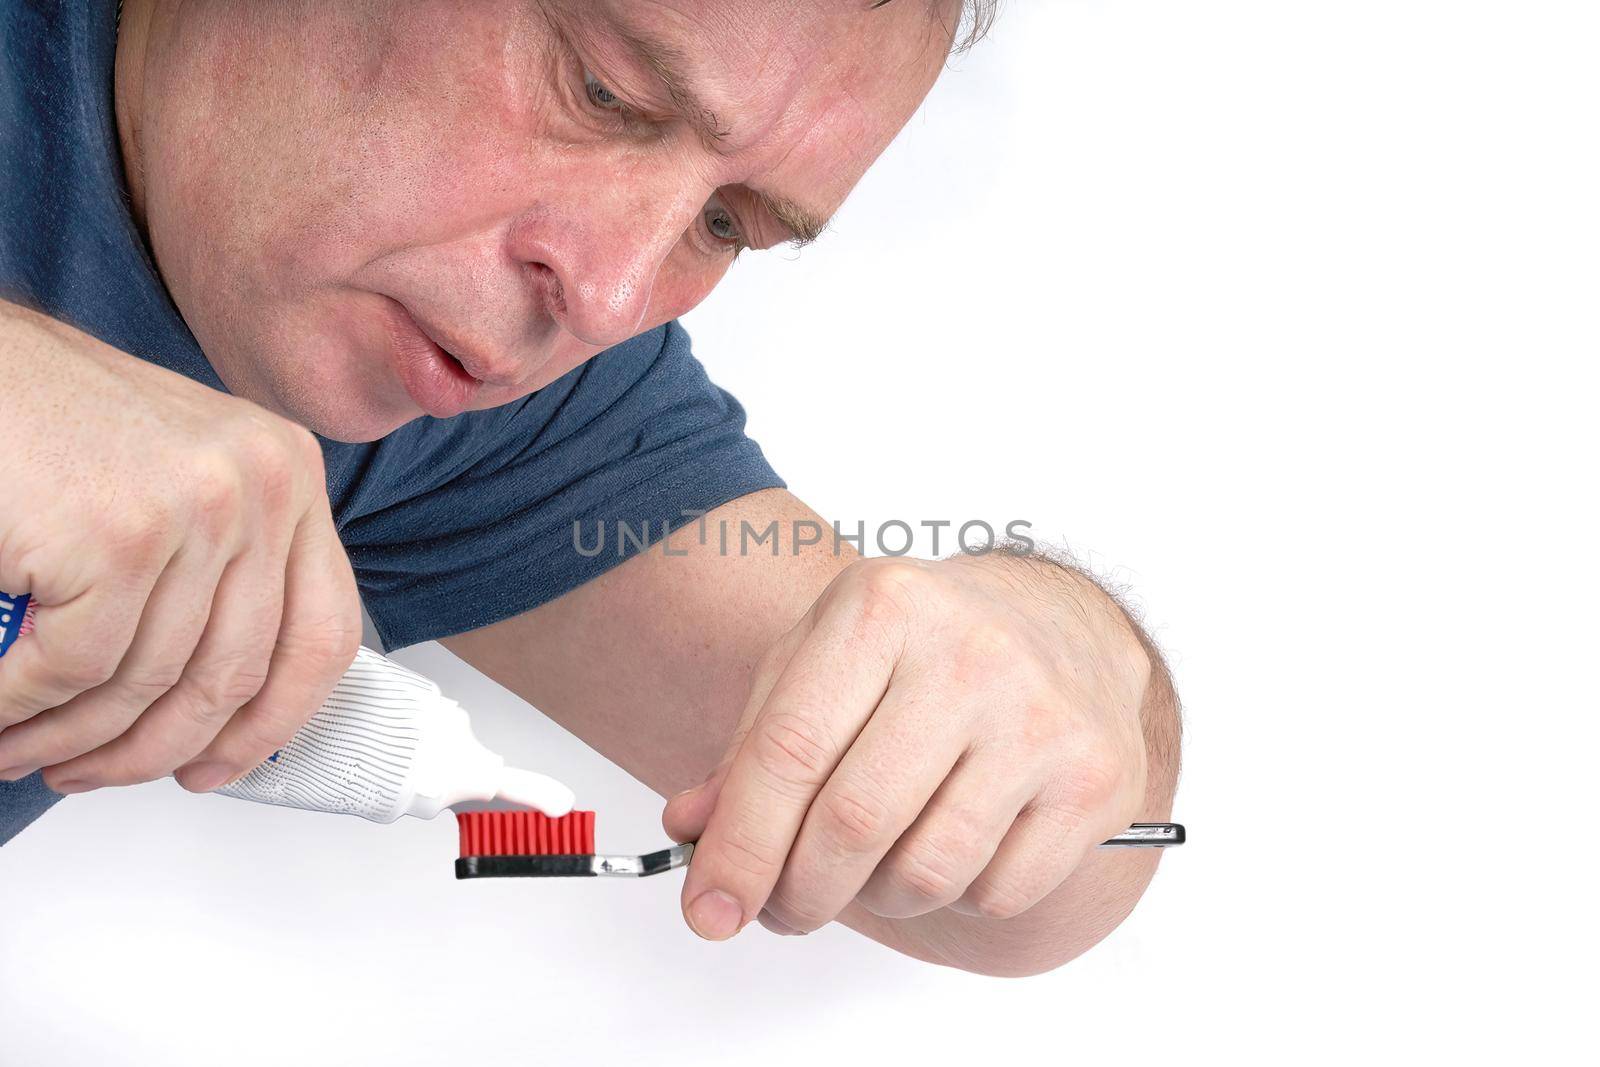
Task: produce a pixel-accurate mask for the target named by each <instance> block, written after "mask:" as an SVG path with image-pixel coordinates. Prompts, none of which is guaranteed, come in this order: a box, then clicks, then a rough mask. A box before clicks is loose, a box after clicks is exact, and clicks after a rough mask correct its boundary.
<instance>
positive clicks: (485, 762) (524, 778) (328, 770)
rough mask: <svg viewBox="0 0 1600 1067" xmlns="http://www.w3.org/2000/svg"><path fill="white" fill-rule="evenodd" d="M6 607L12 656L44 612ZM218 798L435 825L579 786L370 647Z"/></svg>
mask: <svg viewBox="0 0 1600 1067" xmlns="http://www.w3.org/2000/svg"><path fill="white" fill-rule="evenodd" d="M0 605H3V606H0V616H4V617H5V618H4V621H3V622H0V656H4V655H5V652H6V649H7V648H8V647H10V646H11V644H12V643H13V642H14V641H16V640H18V639H20V638H22V637H24V636H25V635H26V634H27V633H28V632H29V630H30V629H31V624H33V623H34V622H35V618H36V616H35V612H34V611H33V610H31V609H32V607H33V605H30V604H29V603H28V598H27V597H23V596H12V595H10V594H7V593H3V592H0ZM24 618H26V621H27V623H29V624H30V625H27V626H25V625H23V621H24ZM216 792H218V793H221V794H222V795H224V796H230V797H238V798H239V799H241V800H253V801H255V802H256V803H258V804H277V805H280V806H283V807H290V808H304V809H305V810H307V811H325V812H331V813H334V814H340V815H359V816H361V817H362V818H363V819H371V820H372V821H373V822H380V823H389V822H394V821H395V820H396V819H398V818H400V816H402V815H415V816H416V817H418V818H421V819H431V818H433V817H434V816H435V815H437V814H439V812H441V811H443V810H444V809H446V808H448V807H450V806H451V805H452V804H459V803H462V802H464V801H471V800H505V801H510V802H511V803H514V804H521V805H526V806H528V807H532V808H537V809H538V810H539V811H542V812H544V814H546V815H549V816H552V817H560V816H562V815H565V814H567V812H569V811H571V810H572V805H573V802H574V797H573V794H572V790H571V789H568V788H567V787H566V786H565V785H563V784H561V783H560V782H558V781H556V780H555V779H554V778H549V777H547V776H545V775H542V774H536V773H534V772H533V771H525V770H519V769H517V768H515V767H508V766H506V761H505V760H504V759H502V758H501V757H500V756H498V755H496V754H495V753H493V752H491V751H489V749H487V748H485V747H484V746H483V744H482V743H481V742H480V741H479V740H478V739H477V738H476V737H474V736H473V733H472V724H471V722H470V720H469V719H468V718H467V713H466V711H465V710H463V709H462V707H461V705H459V704H457V703H456V702H455V701H454V700H451V699H450V698H449V697H447V696H445V695H444V694H443V693H442V692H440V690H439V687H438V686H437V685H435V684H434V683H433V682H431V681H429V680H428V679H426V678H424V677H423V676H422V675H420V674H418V673H417V672H416V671H413V670H410V669H409V668H406V667H402V666H401V665H400V664H398V663H396V662H394V661H393V660H391V659H387V658H385V657H384V656H382V655H380V654H378V653H377V652H374V651H372V650H371V649H369V648H362V649H360V650H358V651H357V652H356V658H355V662H354V663H352V664H351V665H350V669H349V670H347V671H345V673H344V677H342V678H341V679H340V680H339V684H338V685H336V686H334V689H333V692H332V693H330V694H329V695H328V698H327V699H326V700H324V701H323V702H322V707H321V708H320V709H318V711H317V713H316V714H315V715H313V716H312V717H311V718H310V719H309V720H308V721H307V722H306V724H305V725H304V726H303V727H301V728H300V731H299V732H298V733H296V734H295V735H294V737H293V738H291V739H290V741H289V743H288V744H286V745H284V746H283V747H282V748H281V749H279V750H278V751H277V752H275V753H273V754H272V755H271V756H270V757H269V758H268V759H267V761H266V762H265V763H262V764H261V765H260V766H258V767H256V768H254V769H253V770H251V771H250V772H249V773H248V774H246V775H245V776H244V777H242V778H240V779H238V780H236V781H234V782H232V783H231V784H229V785H225V786H223V787H221V788H220V789H217V790H216Z"/></svg>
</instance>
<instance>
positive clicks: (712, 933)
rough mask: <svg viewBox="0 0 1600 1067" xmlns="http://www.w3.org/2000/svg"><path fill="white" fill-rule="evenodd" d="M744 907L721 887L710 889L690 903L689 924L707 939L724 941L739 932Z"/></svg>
mask: <svg viewBox="0 0 1600 1067" xmlns="http://www.w3.org/2000/svg"><path fill="white" fill-rule="evenodd" d="M743 921H744V909H743V908H741V907H739V905H738V903H737V902H736V901H735V900H734V899H733V898H732V897H730V896H728V894H726V893H724V892H722V890H720V889H708V890H706V891H705V892H704V893H701V894H700V895H699V896H697V897H695V898H694V903H692V904H690V905H689V925H690V926H691V927H693V928H694V932H695V933H697V934H699V935H700V936H701V937H703V938H705V939H706V940H707V941H724V940H726V939H728V938H730V937H732V936H733V935H734V934H736V933H738V932H739V927H740V926H741V925H742V924H743Z"/></svg>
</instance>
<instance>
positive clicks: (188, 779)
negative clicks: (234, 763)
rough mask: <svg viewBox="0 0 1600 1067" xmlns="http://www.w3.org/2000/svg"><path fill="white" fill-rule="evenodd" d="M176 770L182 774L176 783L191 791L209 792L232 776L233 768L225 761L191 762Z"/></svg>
mask: <svg viewBox="0 0 1600 1067" xmlns="http://www.w3.org/2000/svg"><path fill="white" fill-rule="evenodd" d="M178 771H179V773H181V774H182V775H183V777H182V778H180V779H179V780H178V784H179V785H181V786H183V787H184V788H185V789H187V790H189V791H190V792H191V793H209V792H211V791H212V790H213V789H216V788H217V787H218V786H221V785H226V784H227V782H228V779H229V778H232V777H233V768H232V767H230V766H229V765H228V764H226V763H191V764H190V765H189V766H187V767H180V768H178ZM174 777H176V776H174Z"/></svg>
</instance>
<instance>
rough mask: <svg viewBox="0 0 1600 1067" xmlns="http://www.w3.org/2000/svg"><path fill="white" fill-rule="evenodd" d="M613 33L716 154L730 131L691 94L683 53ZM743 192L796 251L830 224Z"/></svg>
mask: <svg viewBox="0 0 1600 1067" xmlns="http://www.w3.org/2000/svg"><path fill="white" fill-rule="evenodd" d="M615 32H616V34H617V36H618V37H620V38H622V40H623V42H624V43H625V44H627V45H628V47H629V48H631V49H633V51H634V52H635V53H636V54H637V55H638V56H639V58H641V59H643V60H644V62H645V65H646V66H648V67H649V68H650V69H651V71H652V72H654V74H655V76H656V77H658V78H660V79H661V82H662V84H663V85H665V86H666V87H667V95H668V96H670V97H672V102H673V103H674V104H676V105H677V107H678V110H679V111H680V112H682V113H683V116H684V118H686V119H687V120H688V121H689V124H690V125H691V126H692V127H693V128H694V131H695V133H696V134H697V135H698V136H699V137H700V140H701V141H702V142H703V143H704V144H705V146H706V147H707V148H709V149H710V150H711V151H713V152H715V151H718V150H719V146H720V145H721V144H722V142H723V141H724V140H725V139H726V138H727V136H728V135H729V134H730V133H732V132H733V131H732V130H731V129H726V128H724V127H723V126H722V125H721V123H720V122H719V121H718V119H717V113H716V112H715V111H712V110H711V109H710V108H709V107H706V105H705V103H704V102H703V101H702V100H701V99H700V96H699V94H698V93H696V92H695V91H694V87H693V86H692V85H690V84H689V79H688V78H687V77H685V76H684V74H683V71H684V70H685V69H686V68H687V67H688V57H687V56H685V55H684V53H683V52H682V50H680V49H679V48H677V47H675V46H674V45H672V44H669V43H668V42H666V41H662V40H659V39H657V38H655V37H652V36H650V35H649V34H647V33H644V32H643V31H641V30H638V29H634V28H632V27H628V26H623V25H620V24H618V25H617V26H616V27H615ZM746 191H747V192H748V193H749V194H750V196H751V197H753V198H754V199H755V200H756V201H757V202H758V203H760V205H761V206H762V207H763V208H765V209H766V211H767V213H768V214H770V215H771V216H772V217H773V218H775V219H777V220H778V221H779V222H781V223H782V224H783V225H784V227H785V228H787V229H788V231H789V232H790V233H792V234H794V239H793V240H792V241H791V242H790V244H792V245H793V246H794V247H796V248H801V247H804V246H805V245H808V244H810V243H811V242H813V241H815V240H816V239H817V238H818V237H821V236H822V234H823V231H825V230H826V229H827V228H828V224H829V222H831V221H832V220H831V219H829V218H828V216H827V215H826V214H819V213H817V212H814V211H811V210H810V209H809V208H806V207H803V206H802V205H800V204H797V203H795V202H794V201H793V200H789V199H787V198H785V197H781V196H773V195H771V194H770V193H763V192H761V191H760V190H758V189H750V188H748V187H746Z"/></svg>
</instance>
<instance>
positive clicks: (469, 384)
mask: <svg viewBox="0 0 1600 1067" xmlns="http://www.w3.org/2000/svg"><path fill="white" fill-rule="evenodd" d="M385 299H386V300H387V302H388V309H387V310H388V312H389V314H388V322H387V323H386V325H387V326H388V329H389V337H390V341H391V345H390V358H391V360H392V361H393V363H394V368H395V373H396V374H397V375H398V376H399V378H400V382H401V384H402V385H404V386H405V390H406V392H407V393H408V394H410V396H411V399H412V400H413V401H414V402H415V403H416V405H417V406H418V407H419V408H421V409H422V410H423V411H425V412H427V413H428V414H429V415H432V416H433V417H434V418H436V419H448V418H451V417H453V416H455V415H459V414H461V413H462V412H463V411H465V410H467V408H468V407H470V406H471V404H472V401H473V400H474V399H475V398H476V397H477V395H478V391H479V390H480V389H482V388H483V383H482V382H480V381H479V380H478V379H476V378H474V377H473V376H472V375H470V374H468V373H467V371H466V368H465V367H463V366H462V365H461V364H460V363H458V362H457V361H456V360H455V359H454V358H452V357H451V356H450V354H449V353H448V352H446V351H445V350H444V349H442V348H440V347H439V346H438V345H436V344H434V342H433V339H432V338H430V337H429V336H428V335H427V334H426V333H424V332H423V330H422V327H420V326H418V325H417V321H416V320H415V319H413V318H412V317H411V313H410V312H409V311H407V310H406V307H405V305H404V304H401V303H400V302H399V301H396V300H388V298H385Z"/></svg>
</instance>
